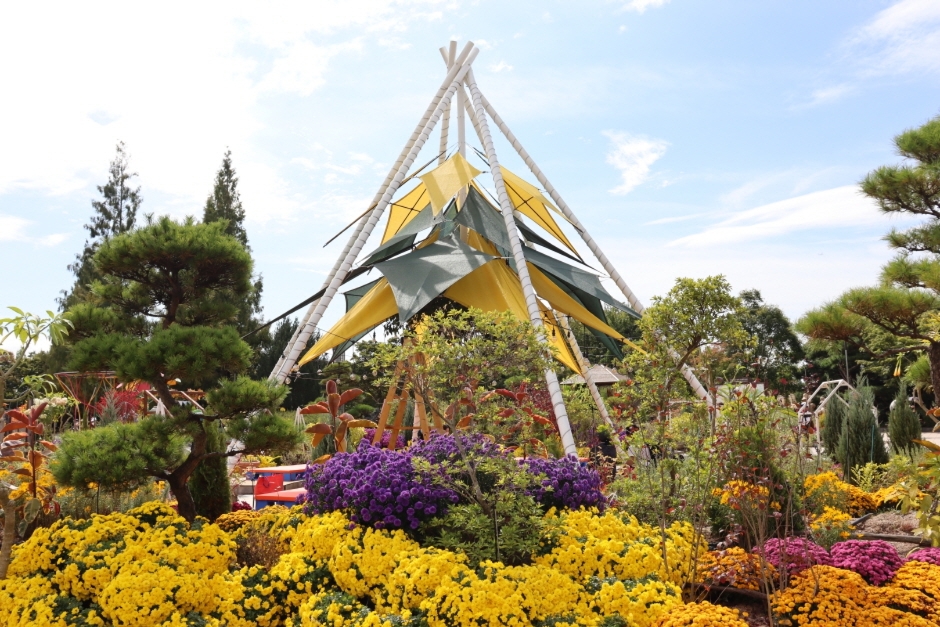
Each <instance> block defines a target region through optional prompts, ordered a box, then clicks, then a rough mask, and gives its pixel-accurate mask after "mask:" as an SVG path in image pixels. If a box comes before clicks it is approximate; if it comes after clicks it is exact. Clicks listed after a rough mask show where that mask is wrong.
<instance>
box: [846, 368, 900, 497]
mask: <svg viewBox="0 0 940 627" xmlns="http://www.w3.org/2000/svg"><path fill="white" fill-rule="evenodd" d="M873 401H874V396H873V394H872V391H871V388H869V387H867V386H865V385H860V386H859V387H858V388H857V389H856V391H855V393H854V394H852V396H851V398H850V400H849V409H848V412H847V413H846V415H845V424H844V426H843V427H842V434H841V436H840V438H839V457H840V458H841V459H842V460H843V465H844V467H845V469H846V470H845V474H846V479H847V480H851V479H852V478H853V477H852V469H854V468H855V467H856V466H863V465H864V464H867V463H868V462H873V463H875V464H885V463H887V462H888V451H887V449H886V448H885V443H884V440H883V439H882V437H881V431H880V430H879V429H878V420H877V419H876V418H875V414H874V412H873V411H872V409H873V406H872V403H873Z"/></svg>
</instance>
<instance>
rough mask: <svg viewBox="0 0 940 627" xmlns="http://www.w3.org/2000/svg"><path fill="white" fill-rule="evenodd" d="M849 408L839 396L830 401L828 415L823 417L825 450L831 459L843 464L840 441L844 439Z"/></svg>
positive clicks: (827, 407)
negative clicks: (843, 434) (843, 431)
mask: <svg viewBox="0 0 940 627" xmlns="http://www.w3.org/2000/svg"><path fill="white" fill-rule="evenodd" d="M846 409H847V407H846V405H845V402H843V400H842V397H841V396H840V395H838V394H836V395H835V396H833V397H832V398H830V399H829V402H828V403H826V413H825V415H824V417H823V423H822V428H821V431H822V433H820V437H821V438H822V441H823V448H824V449H825V450H826V452H827V453H828V454H829V457H831V458H832V459H834V460H835V461H837V462H839V463H840V464H841V463H842V456H841V455H840V453H839V440H840V439H841V438H842V426H843V424H845V414H846V413H847V411H846Z"/></svg>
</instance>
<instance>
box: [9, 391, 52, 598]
mask: <svg viewBox="0 0 940 627" xmlns="http://www.w3.org/2000/svg"><path fill="white" fill-rule="evenodd" d="M45 409H46V403H41V404H39V405H36V406H34V407H33V408H32V409H31V410H30V411H29V413H24V412H22V411H19V410H11V411H8V412H7V414H6V415H7V417H8V418H9V419H10V422H9V423H8V424H7V425H6V426H4V427H3V428H2V429H0V433H6V434H7V435H6V436H5V437H4V438H3V446H4V449H5V450H6V451H9V453H7V454H4V455H3V457H0V459H2V461H3V465H4V466H6V468H4V469H5V470H7V472H8V473H9V474H11V475H13V476H15V477H19V478H20V484H19V485H18V486H14V485H12V484H11V483H8V482H7V481H3V482H2V484H0V506H2V508H3V545H2V547H0V579H4V578H5V577H6V573H7V567H8V566H9V564H10V550H11V549H12V548H13V543H14V542H15V541H16V536H17V533H19V535H24V534H25V533H26V530H27V529H28V528H29V525H30V524H31V523H32V522H33V521H34V520H36V518H37V517H38V516H39V513H40V512H43V511H45V512H48V511H49V509H50V507H51V506H52V497H53V495H54V491H53V490H52V489H51V488H48V487H46V485H47V484H45V483H44V482H43V481H41V479H42V477H43V474H45V473H48V472H49V471H48V469H47V468H46V467H45V462H46V460H47V459H48V453H53V452H55V451H56V446H55V444H53V443H52V442H49V441H47V440H42V439H39V438H40V436H42V435H43V432H44V430H45V428H44V426H43V424H42V423H41V422H39V417H40V416H42V412H43V411H44V410H45ZM20 464H22V465H20ZM10 465H13V468H12V470H9V468H10ZM17 518H19V519H20V520H19V522H18V523H17Z"/></svg>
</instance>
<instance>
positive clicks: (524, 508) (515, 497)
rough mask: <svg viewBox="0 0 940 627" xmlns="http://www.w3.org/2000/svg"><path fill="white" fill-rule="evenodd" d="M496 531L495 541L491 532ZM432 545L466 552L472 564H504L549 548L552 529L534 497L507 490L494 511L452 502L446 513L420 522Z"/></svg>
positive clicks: (527, 558)
mask: <svg viewBox="0 0 940 627" xmlns="http://www.w3.org/2000/svg"><path fill="white" fill-rule="evenodd" d="M496 530H498V535H497V537H498V541H497V542H494V533H495V532H496ZM421 533H423V534H426V536H427V537H431V538H433V540H432V541H431V542H432V543H433V545H434V546H437V547H440V548H443V549H448V550H451V551H459V552H462V553H465V554H466V555H467V557H468V558H469V560H470V563H471V564H472V565H477V564H479V563H480V562H482V561H484V560H495V561H500V562H502V563H504V564H506V565H507V566H517V565H521V564H528V563H530V562H531V560H532V557H533V556H536V555H541V554H543V553H547V552H549V551H551V549H552V541H551V535H552V528H551V526H550V523H549V522H548V521H547V520H546V519H545V516H544V512H543V511H542V509H541V507H540V506H539V504H538V503H536V501H535V499H533V498H532V497H531V496H527V495H525V494H518V493H513V492H509V493H506V494H505V495H503V496H502V498H501V499H499V500H497V501H496V503H495V507H494V510H493V513H491V514H486V513H485V512H484V511H483V508H481V507H480V505H478V504H477V503H470V504H466V505H455V506H453V507H451V508H450V509H449V510H448V512H447V515H446V516H443V517H440V518H434V519H431V520H430V521H428V522H427V523H425V524H424V525H422V528H421Z"/></svg>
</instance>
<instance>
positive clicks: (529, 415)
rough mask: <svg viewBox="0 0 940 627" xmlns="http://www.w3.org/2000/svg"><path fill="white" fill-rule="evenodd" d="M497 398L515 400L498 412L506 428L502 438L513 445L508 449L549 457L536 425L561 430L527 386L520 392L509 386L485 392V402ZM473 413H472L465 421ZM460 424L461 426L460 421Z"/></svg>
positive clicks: (500, 420)
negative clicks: (535, 402)
mask: <svg viewBox="0 0 940 627" xmlns="http://www.w3.org/2000/svg"><path fill="white" fill-rule="evenodd" d="M496 397H502V398H506V399H508V400H509V401H511V402H512V405H511V406H509V407H504V408H502V409H500V410H499V411H498V412H497V413H496V416H497V422H499V423H501V425H500V426H501V427H503V430H505V433H504V434H503V435H502V439H503V440H504V441H506V442H507V443H510V444H511V445H510V446H507V447H506V450H508V451H511V452H512V453H513V454H514V455H515V456H516V457H523V458H524V457H528V456H529V455H530V454H531V455H534V456H536V457H543V458H545V457H548V448H546V446H545V443H544V442H542V440H541V439H539V438H538V437H536V436H537V435H538V433H537V427H536V425H538V426H540V427H542V428H543V430H545V431H548V432H550V433H551V432H555V431H557V428H556V427H555V424H554V423H553V422H552V421H551V420H550V419H549V418H546V417H545V416H542V415H540V414H539V413H537V412H536V411H535V410H534V409H533V407H532V402H531V395H530V394H529V393H528V392H527V391H526V390H525V386H524V385H523V386H520V389H518V390H516V391H513V390H507V389H505V388H500V389H497V390H493V391H492V392H488V393H486V394H484V395H483V397H482V398H481V399H480V400H481V402H485V401H488V400H491V399H495V398H496ZM471 416H472V414H471V415H470V416H467V417H465V418H464V420H467V419H468V418H470V417H471ZM461 422H463V420H462V421H461ZM468 422H469V421H468ZM459 426H461V425H460V424H458V427H459Z"/></svg>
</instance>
